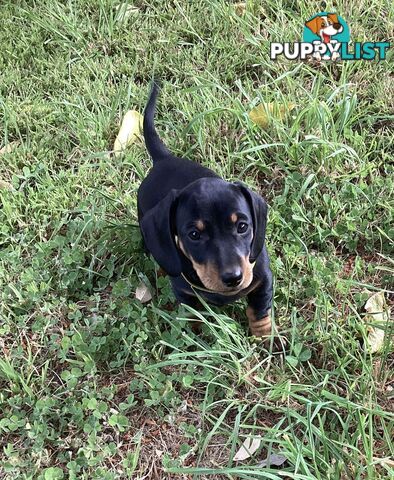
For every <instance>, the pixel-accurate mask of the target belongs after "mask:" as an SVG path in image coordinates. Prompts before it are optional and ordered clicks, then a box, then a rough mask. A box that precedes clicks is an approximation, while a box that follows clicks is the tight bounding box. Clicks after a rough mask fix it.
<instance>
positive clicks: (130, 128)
mask: <svg viewBox="0 0 394 480" xmlns="http://www.w3.org/2000/svg"><path fill="white" fill-rule="evenodd" d="M142 120H143V116H142V115H141V114H140V113H139V112H137V110H129V111H128V112H126V114H125V116H124V117H123V121H122V125H121V126H120V130H119V133H118V136H117V137H116V140H115V143H114V152H115V156H118V155H120V154H121V153H122V152H123V151H124V149H125V148H126V147H128V146H129V145H131V144H132V143H134V142H135V140H136V139H137V138H138V135H140V133H141V131H142Z"/></svg>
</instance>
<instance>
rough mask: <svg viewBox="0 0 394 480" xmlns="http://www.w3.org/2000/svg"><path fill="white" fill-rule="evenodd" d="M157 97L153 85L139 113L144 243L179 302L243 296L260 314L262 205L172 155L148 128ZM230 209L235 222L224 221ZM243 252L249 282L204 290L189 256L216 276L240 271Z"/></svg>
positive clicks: (263, 295) (264, 301)
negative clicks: (200, 225)
mask: <svg viewBox="0 0 394 480" xmlns="http://www.w3.org/2000/svg"><path fill="white" fill-rule="evenodd" d="M157 94H158V86H157V84H155V83H154V85H153V88H152V91H151V95H150V98H149V100H148V103H147V106H146V109H145V115H144V138H145V143H146V146H147V149H148V151H149V153H150V155H151V157H152V159H153V168H152V170H151V171H150V172H149V174H148V175H147V177H146V178H145V179H144V180H143V182H142V183H141V186H140V188H139V190H138V216H139V222H140V228H141V232H142V236H143V239H144V243H145V247H146V248H147V250H148V251H149V252H150V253H151V254H152V255H153V257H154V258H155V260H156V261H157V262H158V264H159V265H160V266H161V267H162V268H163V269H164V270H165V271H166V272H167V273H168V275H170V279H171V283H172V286H173V289H174V293H175V296H176V297H177V299H178V300H179V301H181V302H183V303H186V304H189V305H193V306H195V305H196V303H195V302H196V297H195V291H197V292H198V293H199V294H200V295H201V296H203V297H204V298H206V300H207V301H208V302H211V303H213V304H216V305H223V304H226V303H230V302H233V301H234V300H236V299H238V298H240V297H242V296H244V295H247V296H248V301H249V305H250V306H251V307H252V308H253V310H254V312H255V314H256V316H257V317H258V318H261V317H263V316H265V315H266V314H267V312H268V310H269V309H270V307H271V301H272V274H271V270H270V268H269V259H268V254H267V250H266V247H265V244H264V237H265V229H266V222H267V204H266V202H265V201H264V199H263V198H262V197H261V196H260V195H257V194H256V193H254V192H252V191H251V190H249V189H248V188H247V187H246V186H244V185H242V184H240V183H229V182H225V181H224V180H222V179H221V178H220V177H219V176H218V175H217V174H216V173H214V172H213V171H212V170H210V169H208V168H205V167H203V166H201V165H199V164H197V163H195V162H191V161H190V160H187V159H184V158H179V157H175V156H174V155H172V154H171V153H170V151H169V150H168V149H167V147H166V146H165V145H164V144H163V142H162V141H161V140H160V138H159V136H158V134H157V132H156V129H155V126H154V112H155V103H156V98H157ZM234 212H235V213H236V214H237V218H238V220H237V223H232V222H231V221H230V217H231V215H232V213H234ZM197 220H202V221H203V222H204V225H205V226H206V227H205V229H204V230H202V231H200V230H196V227H195V223H196V221H197ZM240 223H245V224H246V225H247V226H248V227H247V231H246V232H242V233H241V232H240V231H239V228H241V226H240ZM192 231H194V234H192V233H191V232H192ZM196 231H197V234H198V235H200V238H199V239H197V240H195V239H194V238H191V237H190V235H192V236H193V235H195V234H196V233H195V232H196ZM176 239H178V241H180V242H181V244H182V246H183V249H184V250H186V252H187V254H188V255H187V257H186V256H185V255H184V254H183V253H182V251H181V248H180V244H179V243H178V244H177V242H176ZM247 256H249V258H250V262H256V263H255V266H254V268H253V280H252V282H251V283H250V284H249V285H248V286H247V287H246V288H244V289H243V290H238V291H234V293H232V290H231V287H228V288H229V290H228V291H227V290H226V291H224V290H220V292H218V291H211V290H209V291H206V290H207V288H206V285H204V284H203V283H202V282H201V279H200V278H199V277H198V275H197V272H196V270H195V269H194V268H193V263H192V261H191V259H193V261H195V262H196V263H197V264H206V263H207V262H210V263H211V264H213V265H214V266H215V271H217V272H218V276H219V278H221V279H225V278H226V279H227V278H228V276H229V275H230V276H231V275H235V273H234V272H238V271H239V268H240V265H241V263H242V262H241V259H242V258H243V257H244V258H245V257H247ZM185 277H186V279H187V280H185ZM190 284H192V285H193V286H194V287H192V286H191V285H190ZM226 285H227V284H226ZM226 288H227V287H226Z"/></svg>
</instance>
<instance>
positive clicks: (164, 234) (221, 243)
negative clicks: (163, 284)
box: [141, 178, 267, 293]
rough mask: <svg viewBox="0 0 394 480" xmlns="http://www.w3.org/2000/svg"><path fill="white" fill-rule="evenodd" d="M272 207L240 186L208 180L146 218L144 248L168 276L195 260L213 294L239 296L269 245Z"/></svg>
mask: <svg viewBox="0 0 394 480" xmlns="http://www.w3.org/2000/svg"><path fill="white" fill-rule="evenodd" d="M266 221H267V204H266V203H265V201H264V200H263V199H262V198H261V197H260V196H259V195H257V194H255V193H253V192H251V191H250V190H249V189H248V188H246V187H245V186H243V185H241V184H231V183H228V182H225V181H224V180H221V179H219V178H203V179H199V180H197V181H195V182H193V183H192V184H190V185H188V186H187V187H186V188H185V189H183V190H182V191H172V192H171V193H170V194H169V195H167V197H166V198H165V199H164V200H162V201H161V202H160V203H159V204H158V205H156V207H155V208H154V209H152V210H151V211H150V212H149V213H148V214H147V215H145V216H144V218H143V219H142V222H141V229H142V232H143V235H144V239H145V243H146V245H147V247H148V249H149V251H150V252H151V253H152V255H153V256H154V257H155V259H156V260H157V262H158V263H159V264H160V266H161V267H162V268H163V269H164V270H166V271H167V273H168V274H169V275H172V276H178V275H180V273H181V258H180V257H181V255H184V256H185V257H186V258H187V259H189V260H190V262H191V264H192V266H193V269H194V271H195V273H196V274H197V276H198V278H199V279H200V281H201V282H202V284H203V285H204V286H205V288H207V289H209V290H213V291H215V292H222V293H226V292H230V293H231V292H235V293H236V292H237V291H239V290H242V289H244V288H246V287H248V286H249V285H250V283H251V282H252V279H253V262H254V261H255V260H256V258H257V256H258V255H259V253H260V252H261V250H262V248H263V244H264V236H265V227H266Z"/></svg>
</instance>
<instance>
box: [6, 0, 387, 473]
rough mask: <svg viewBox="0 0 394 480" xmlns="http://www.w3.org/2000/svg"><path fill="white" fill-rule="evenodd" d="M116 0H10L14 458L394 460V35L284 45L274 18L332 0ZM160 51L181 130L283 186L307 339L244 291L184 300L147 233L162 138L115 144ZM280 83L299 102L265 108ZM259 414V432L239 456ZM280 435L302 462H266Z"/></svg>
mask: <svg viewBox="0 0 394 480" xmlns="http://www.w3.org/2000/svg"><path fill="white" fill-rule="evenodd" d="M118 4H119V1H118V0H116V1H115V0H75V1H71V0H68V1H66V0H65V1H63V2H61V1H58V0H54V1H52V0H42V1H27V0H25V1H24V0H20V1H18V2H12V1H10V0H5V1H3V2H2V4H1V6H0V14H1V27H0V45H1V50H0V72H1V73H0V78H1V82H0V107H1V108H0V115H1V123H0V132H1V137H0V138H1V140H0V148H1V147H3V146H5V145H8V144H10V143H11V142H14V143H12V144H11V147H9V150H10V151H9V152H8V153H7V152H6V153H4V152H3V153H2V154H0V179H1V182H0V333H1V337H0V352H1V357H0V405H1V409H0V412H1V416H0V432H1V436H0V439H1V440H0V443H1V450H0V459H1V464H0V477H1V478H6V479H44V480H47V479H61V478H64V479H86V480H91V479H115V478H116V479H117V478H119V479H123V478H133V479H141V480H142V479H143V478H144V479H155V478H158V479H159V478H160V479H167V478H168V479H170V478H179V479H197V478H201V479H203V478H212V479H257V478H264V479H282V478H292V479H321V480H326V479H338V480H339V479H341V480H342V479H352V480H353V479H387V478H394V467H393V465H394V463H393V456H394V445H393V440H392V438H393V432H394V414H393V386H394V385H393V373H394V357H393V346H392V331H390V329H389V325H384V328H386V330H387V331H386V341H385V345H384V348H383V350H382V351H381V352H380V353H378V354H374V355H371V354H369V353H368V350H367V349H366V348H365V341H366V336H367V323H366V319H365V311H364V305H365V301H366V300H367V298H369V296H370V295H371V294H372V293H373V292H375V291H383V292H385V295H386V299H387V303H388V304H392V303H393V290H394V288H393V282H392V278H393V273H394V267H393V260H392V255H393V237H394V230H393V225H394V223H393V220H394V218H393V211H394V180H393V178H394V177H393V173H394V172H393V162H392V159H393V153H394V152H393V150H394V147H393V135H394V123H393V120H394V103H393V102H394V100H393V99H394V76H393V54H392V51H390V52H389V58H388V60H387V61H384V62H380V63H376V62H365V61H364V62H363V61H355V62H343V63H339V64H335V65H330V64H327V65H326V64H323V65H320V66H316V65H314V64H311V63H308V62H305V63H297V62H291V61H286V60H279V61H276V62H272V61H270V60H269V56H268V48H269V41H298V40H299V39H300V36H301V33H302V25H303V22H304V21H305V20H306V19H307V18H308V17H310V16H311V15H312V14H314V13H316V12H318V11H319V10H320V7H319V5H318V3H313V4H311V3H310V2H309V3H308V2H290V1H280V2H279V3H278V2H273V1H271V0H270V1H267V2H264V3H263V4H262V6H261V5H260V4H259V3H258V2H256V1H250V2H248V5H247V11H246V13H245V15H243V16H238V15H237V14H236V13H235V9H234V7H233V6H232V5H231V4H229V3H225V2H208V1H204V0H196V1H194V2H182V1H180V0H174V1H173V2H155V3H151V2H148V1H147V2H142V1H139V0H138V1H137V2H136V3H135V6H136V7H137V9H138V11H137V12H134V13H132V14H131V15H130V16H129V17H128V18H123V17H122V14H121V13H119V11H117V10H116V6H117V5H118ZM353 4H354V5H353ZM329 7H330V6H329ZM337 11H338V13H339V14H340V15H342V16H343V17H344V18H345V19H346V20H347V21H348V23H349V24H350V28H351V31H352V38H353V40H354V41H384V40H391V41H393V21H394V9H393V5H392V2H390V1H389V0H372V1H370V2H366V1H360V2H358V3H357V5H356V4H355V2H342V1H340V2H338V4H337ZM153 73H155V74H157V75H158V76H160V77H161V78H162V79H163V91H162V95H161V98H160V105H159V109H158V118H157V124H158V128H159V130H160V133H161V136H162V137H163V138H164V139H165V141H166V143H167V144H168V145H169V147H170V148H171V149H172V150H173V151H174V152H175V153H177V154H180V155H188V156H189V157H190V158H192V159H193V160H195V161H197V162H200V163H202V164H204V165H207V166H210V167H211V168H213V169H214V170H215V171H217V172H218V173H220V174H221V175H223V177H224V178H226V179H227V180H242V181H243V182H245V183H247V184H248V185H249V186H250V187H252V188H255V189H256V190H258V191H260V192H261V193H262V194H263V195H264V196H265V197H266V199H267V201H268V203H269V205H270V212H269V225H268V231H267V244H268V249H269V252H270V256H271V259H272V268H273V272H274V276H275V301H274V309H273V316H274V321H275V324H276V326H277V328H278V329H279V331H280V332H281V334H283V335H285V336H286V337H287V338H288V342H289V351H288V352H287V353H286V354H274V353H272V351H271V349H270V348H268V349H265V348H264V347H263V346H262V345H261V344H259V343H258V342H257V343H256V342H253V340H252V339H250V338H248V336H247V330H246V322H245V305H244V303H242V302H239V303H237V304H235V305H233V306H230V307H227V308H225V309H221V310H220V309H216V308H214V309H212V308H210V307H209V306H206V308H205V309H204V310H202V311H201V312H191V311H190V309H188V308H186V307H184V306H180V307H176V306H175V303H174V297H173V295H172V292H171V289H170V286H169V283H168V280H167V279H166V278H165V277H160V276H157V267H156V266H155V264H154V262H153V261H152V260H151V259H149V258H147V257H145V256H144V254H143V252H142V246H141V237H140V233H139V229H138V226H137V217H136V192H137V189H138V186H139V184H140V182H141V179H142V178H143V177H144V175H145V174H146V171H147V170H148V169H149V167H150V165H151V162H150V159H149V157H148V155H147V153H146V151H145V149H144V147H143V145H142V143H136V144H135V145H132V146H131V147H130V148H129V149H128V151H127V152H126V153H125V154H124V155H123V156H121V157H118V158H114V157H113V156H111V155H110V154H109V153H108V152H109V151H110V150H111V148H112V145H113V141H114V139H115V136H116V134H117V131H118V129H119V124H120V120H121V118H122V116H123V114H124V113H125V112H126V111H127V110H128V109H131V108H133V109H138V110H139V111H141V112H142V110H143V107H144V103H145V101H146V98H147V95H148V91H149V83H150V80H151V78H152V76H153ZM262 101H264V102H292V103H294V104H295V105H296V107H295V109H294V110H293V111H292V112H291V113H290V115H288V117H287V118H286V119H284V120H283V121H278V120H277V121H273V122H272V123H271V124H270V126H269V127H268V128H267V129H265V130H263V129H260V128H259V127H257V126H256V125H254V124H253V123H252V122H251V121H250V119H249V118H248V112H249V111H250V110H251V108H253V107H254V106H255V105H257V104H258V103H260V102H262ZM141 280H142V281H144V282H145V283H148V284H149V285H151V288H152V290H153V292H154V298H153V301H152V302H151V303H149V304H144V305H142V304H141V303H140V302H139V301H137V300H136V299H135V297H134V293H135V289H136V287H137V285H138V284H139V283H140V281H141ZM196 315H197V316H199V319H200V321H201V323H202V332H201V333H200V334H198V333H195V332H194V330H193V329H192V328H191V323H190V322H191V319H192V317H195V316H196ZM248 436H254V437H257V436H260V437H261V444H260V447H259V449H258V450H257V452H256V453H254V454H253V455H252V457H251V458H249V459H247V460H245V461H243V462H233V461H232V458H233V456H234V453H235V452H236V451H237V450H238V448H239V446H240V445H241V444H242V442H243V441H244V439H245V438H246V437H248ZM274 453H276V454H281V455H284V456H285V457H286V458H287V461H286V463H285V464H283V465H282V466H279V467H269V468H263V467H261V466H259V463H260V462H261V461H262V460H264V459H265V458H266V457H267V455H272V454H274Z"/></svg>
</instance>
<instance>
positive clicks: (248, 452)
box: [233, 437, 262, 462]
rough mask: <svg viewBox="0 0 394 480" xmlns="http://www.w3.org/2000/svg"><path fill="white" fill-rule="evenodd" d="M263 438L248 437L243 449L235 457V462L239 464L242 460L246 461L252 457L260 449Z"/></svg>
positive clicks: (242, 446)
mask: <svg viewBox="0 0 394 480" xmlns="http://www.w3.org/2000/svg"><path fill="white" fill-rule="evenodd" d="M261 440H262V439H261V437H247V438H246V439H245V441H244V443H243V444H242V445H241V448H240V449H239V450H238V452H237V453H236V454H235V455H234V458H233V461H234V462H239V461H240V460H246V459H247V458H249V457H251V456H252V455H253V454H254V452H255V451H256V450H257V449H258V448H259V447H260V444H261Z"/></svg>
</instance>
